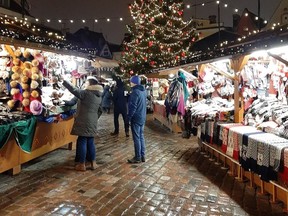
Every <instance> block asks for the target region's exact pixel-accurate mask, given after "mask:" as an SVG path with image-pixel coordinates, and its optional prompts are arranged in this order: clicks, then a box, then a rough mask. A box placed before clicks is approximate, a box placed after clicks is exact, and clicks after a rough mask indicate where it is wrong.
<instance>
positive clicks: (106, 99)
mask: <svg viewBox="0 0 288 216" xmlns="http://www.w3.org/2000/svg"><path fill="white" fill-rule="evenodd" d="M111 104H112V92H111V91H110V86H109V85H106V86H105V87H104V92H103V95H102V109H103V112H107V113H108V114H109V113H110V108H111Z"/></svg>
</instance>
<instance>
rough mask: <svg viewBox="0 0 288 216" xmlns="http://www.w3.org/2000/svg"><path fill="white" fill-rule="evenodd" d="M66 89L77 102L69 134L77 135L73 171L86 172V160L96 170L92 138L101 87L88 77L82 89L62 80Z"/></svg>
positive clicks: (99, 103) (92, 78) (96, 81)
mask: <svg viewBox="0 0 288 216" xmlns="http://www.w3.org/2000/svg"><path fill="white" fill-rule="evenodd" d="M63 86H64V87H66V88H67V89H68V90H69V91H70V92H71V93H72V94H73V95H74V96H75V97H77V98H78V101H77V111H76V115H75V121H74V124H73V127H72V131H71V134H72V135H77V136H78V138H77V144H76V157H75V162H79V163H77V164H76V165H75V170H77V171H85V170H86V165H85V162H86V158H87V160H88V162H89V163H90V164H91V168H92V169H95V168H96V149H95V144H94V136H95V135H96V133H97V123H98V109H99V107H100V106H101V100H102V93H103V87H102V86H101V85H98V80H97V79H96V78H95V77H92V76H88V77H87V80H86V82H85V86H84V88H83V89H79V88H76V87H74V86H73V85H72V84H71V83H70V82H68V81H66V80H64V81H63Z"/></svg>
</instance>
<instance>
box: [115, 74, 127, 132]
mask: <svg viewBox="0 0 288 216" xmlns="http://www.w3.org/2000/svg"><path fill="white" fill-rule="evenodd" d="M124 91H125V90H124V83H123V81H122V80H121V79H120V78H118V79H117V80H116V86H115V88H114V91H113V97H112V100H113V104H114V132H112V133H111V135H118V134H119V115H120V114H121V115H122V117H123V121H124V128H125V134H126V137H129V122H128V119H127V99H126V96H125V95H124Z"/></svg>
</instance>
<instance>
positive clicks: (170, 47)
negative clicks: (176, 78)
mask: <svg viewBox="0 0 288 216" xmlns="http://www.w3.org/2000/svg"><path fill="white" fill-rule="evenodd" d="M129 9H130V12H131V16H132V18H133V21H134V24H133V25H130V26H128V31H129V37H128V39H127V38H126V39H125V40H124V43H123V45H124V46H123V47H124V51H123V52H122V59H121V62H120V68H121V71H122V72H124V73H129V74H130V75H132V74H135V73H137V74H145V73H150V72H152V71H155V70H156V69H159V68H167V67H173V66H175V65H179V64H180V61H181V60H183V59H185V58H187V56H188V55H189V48H191V45H192V44H193V42H194V41H195V40H196V38H197V37H196V35H195V33H194V28H193V21H192V20H189V21H186V22H185V21H184V20H183V10H184V3H183V0H135V1H134V3H133V4H131V5H129Z"/></svg>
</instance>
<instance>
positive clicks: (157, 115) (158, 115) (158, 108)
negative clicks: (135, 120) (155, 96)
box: [153, 101, 182, 133]
mask: <svg viewBox="0 0 288 216" xmlns="http://www.w3.org/2000/svg"><path fill="white" fill-rule="evenodd" d="M153 118H154V119H156V120H158V121H159V122H160V123H161V124H162V125H164V126H165V127H167V128H168V129H169V130H170V131H172V132H174V133H182V129H181V127H179V125H178V123H173V122H172V121H171V120H168V118H167V116H166V108H165V105H164V101H163V104H162V101H157V102H154V109H153Z"/></svg>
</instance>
